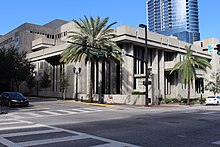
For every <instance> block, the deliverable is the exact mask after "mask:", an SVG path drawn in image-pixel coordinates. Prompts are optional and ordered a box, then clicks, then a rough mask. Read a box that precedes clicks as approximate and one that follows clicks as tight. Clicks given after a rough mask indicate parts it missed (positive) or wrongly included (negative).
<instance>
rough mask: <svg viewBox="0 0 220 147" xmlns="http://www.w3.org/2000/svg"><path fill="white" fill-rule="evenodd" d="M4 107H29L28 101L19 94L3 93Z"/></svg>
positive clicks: (1, 97)
mask: <svg viewBox="0 0 220 147" xmlns="http://www.w3.org/2000/svg"><path fill="white" fill-rule="evenodd" d="M0 101H1V104H2V105H8V106H9V107H12V106H28V105H29V101H28V99H27V98H26V97H25V96H23V95H22V94H21V93H19V92H3V93H2V94H1V95H0Z"/></svg>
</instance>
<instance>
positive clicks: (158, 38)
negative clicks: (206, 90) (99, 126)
mask: <svg viewBox="0 0 220 147" xmlns="http://www.w3.org/2000/svg"><path fill="white" fill-rule="evenodd" d="M74 29H75V25H74V23H73V22H66V21H62V20H54V21H52V22H50V23H48V24H46V25H43V26H39V25H34V24H28V23H25V24H23V25H21V26H19V27H18V28H16V29H14V30H12V31H11V32H9V33H7V34H5V35H3V36H1V37H0V47H3V46H4V47H7V46H9V45H12V44H14V45H16V47H17V48H18V49H19V50H25V51H27V52H28V58H29V59H30V60H31V62H32V63H33V64H35V65H36V74H37V75H40V76H42V75H43V73H44V71H46V72H47V73H48V74H49V75H50V78H51V80H52V86H51V87H49V88H46V89H45V88H41V87H39V91H38V95H39V96H48V97H62V92H61V88H60V77H61V73H62V72H65V74H66V76H67V78H68V83H69V86H68V88H67V90H66V92H65V97H66V98H74V97H75V96H76V92H77V97H78V98H80V97H83V98H84V99H86V98H87V94H88V92H89V80H88V79H89V77H90V74H91V73H90V66H91V65H90V64H85V62H84V61H82V62H77V63H71V64H65V65H64V64H61V63H60V62H59V59H60V54H61V53H62V51H63V50H64V49H65V48H66V47H67V46H68V45H69V44H68V43H67V40H68V39H67V36H68V31H70V30H74ZM115 33H116V35H117V37H116V38H114V41H116V42H117V44H118V45H119V46H120V47H121V48H122V49H124V50H125V52H126V53H127V54H130V55H133V56H135V57H138V58H141V59H144V60H145V58H146V56H145V48H144V46H145V44H144V43H145V38H144V35H145V32H144V30H143V29H140V28H134V27H131V26H128V25H125V26H120V27H117V28H115ZM7 40H9V41H7ZM215 41H216V40H215ZM201 42H202V41H200V42H199V43H197V45H192V49H193V50H194V52H193V55H194V56H199V57H204V58H206V59H208V60H210V61H211V63H212V64H213V65H214V66H215V64H216V61H217V60H218V62H219V58H216V59H214V58H213V57H212V55H210V54H208V53H207V52H204V51H202V49H203V48H206V46H205V42H204V44H203V46H202V47H201V44H202V43H201ZM216 42H217V41H216ZM216 42H215V43H216ZM186 45H187V46H188V45H190V44H189V43H186V42H183V41H180V40H177V39H176V38H175V37H168V36H164V35H160V34H157V33H154V32H150V31H149V32H148V55H147V56H148V59H149V60H148V67H149V70H150V76H149V87H148V89H149V98H150V99H151V103H153V104H156V103H158V97H162V98H183V97H186V96H187V95H186V94H187V92H186V91H187V85H186V84H185V83H181V80H180V78H179V76H178V74H177V73H174V74H172V75H170V71H171V69H172V68H173V66H174V65H175V64H176V63H177V62H178V61H181V60H184V58H185V52H186V50H185V46H186ZM213 55H214V54H213ZM123 60H124V62H123V63H122V64H119V63H115V62H97V63H96V64H95V66H94V72H93V73H92V76H93V85H94V89H93V92H94V97H95V99H98V97H99V96H100V95H104V97H105V101H107V97H108V95H109V94H111V95H113V97H114V101H115V102H116V103H124V104H132V105H134V104H135V105H143V104H144V101H145V96H144V95H135V94H134V93H135V92H136V93H143V92H145V87H144V85H143V81H144V80H145V63H143V62H141V61H139V60H135V59H133V58H130V57H128V56H123ZM213 60H216V61H213ZM73 67H75V69H76V70H78V69H79V67H80V69H81V72H80V73H79V72H78V73H77V74H76V72H75V73H74V72H73ZM215 68H217V69H218V67H217V66H215ZM217 69H216V70H217ZM196 73H197V77H198V78H196V80H195V81H193V82H192V86H191V96H192V97H200V89H201V86H204V82H201V81H200V80H201V79H202V81H204V77H205V76H206V75H205V73H204V72H203V71H200V70H198V71H196ZM198 81H199V82H198ZM76 85H77V86H76ZM76 88H77V89H76ZM21 89H22V92H24V93H28V90H27V88H26V87H25V86H22V87H21ZM32 95H36V88H35V89H34V90H33V93H32Z"/></svg>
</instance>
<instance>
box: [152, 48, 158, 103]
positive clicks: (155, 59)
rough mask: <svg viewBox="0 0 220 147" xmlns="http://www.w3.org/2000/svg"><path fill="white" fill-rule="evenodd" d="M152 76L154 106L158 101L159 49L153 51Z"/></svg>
mask: <svg viewBox="0 0 220 147" xmlns="http://www.w3.org/2000/svg"><path fill="white" fill-rule="evenodd" d="M152 59H153V60H152V74H153V75H154V76H153V79H152V85H151V88H150V91H151V95H152V96H151V98H152V104H156V103H157V101H158V99H157V97H158V80H159V78H158V74H159V72H160V71H159V54H158V49H154V50H153V51H152Z"/></svg>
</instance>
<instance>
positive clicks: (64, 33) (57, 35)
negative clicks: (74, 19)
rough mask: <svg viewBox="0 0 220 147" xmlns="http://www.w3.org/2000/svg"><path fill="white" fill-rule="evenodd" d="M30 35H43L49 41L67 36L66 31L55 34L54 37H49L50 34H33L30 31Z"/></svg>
mask: <svg viewBox="0 0 220 147" xmlns="http://www.w3.org/2000/svg"><path fill="white" fill-rule="evenodd" d="M30 33H33V34H39V35H45V36H46V37H47V38H49V39H59V38H61V37H64V36H67V31H65V32H62V33H59V34H56V35H51V34H47V33H42V32H35V31H30Z"/></svg>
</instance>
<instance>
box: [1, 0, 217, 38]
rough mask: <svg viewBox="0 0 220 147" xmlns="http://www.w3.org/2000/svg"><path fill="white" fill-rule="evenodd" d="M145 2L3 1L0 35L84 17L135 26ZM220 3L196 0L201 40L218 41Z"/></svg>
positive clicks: (143, 19)
mask: <svg viewBox="0 0 220 147" xmlns="http://www.w3.org/2000/svg"><path fill="white" fill-rule="evenodd" d="M145 3H146V0H108V1H107V0H62V1H61V0H37V1H30V0H7V1H6V0H4V1H1V8H0V14H1V15H0V34H2V35H3V34H6V33H7V32H9V31H11V30H12V29H14V28H16V27H18V26H19V25H21V24H23V23H25V22H29V23H34V24H39V25H43V24H45V23H48V22H49V21H52V20H54V19H63V20H67V21H71V20H73V19H79V18H82V17H84V15H86V16H93V17H96V16H101V17H102V18H103V17H110V22H115V21H116V22H117V24H116V25H115V27H117V26H120V25H124V24H128V25H131V26H134V27H138V25H139V24H140V23H145V22H146V7H145ZM219 6H220V0H199V22H200V33H201V39H204V38H210V37H215V38H219V39H220V27H219V26H220V25H219V24H220V18H218V15H219V14H220V11H219V10H218V9H219Z"/></svg>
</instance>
